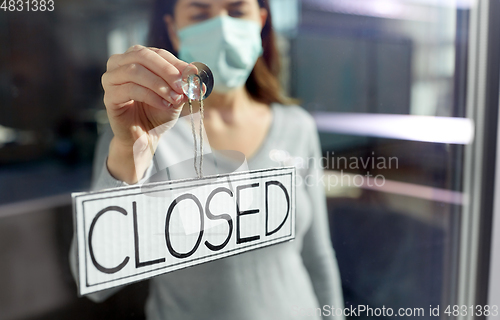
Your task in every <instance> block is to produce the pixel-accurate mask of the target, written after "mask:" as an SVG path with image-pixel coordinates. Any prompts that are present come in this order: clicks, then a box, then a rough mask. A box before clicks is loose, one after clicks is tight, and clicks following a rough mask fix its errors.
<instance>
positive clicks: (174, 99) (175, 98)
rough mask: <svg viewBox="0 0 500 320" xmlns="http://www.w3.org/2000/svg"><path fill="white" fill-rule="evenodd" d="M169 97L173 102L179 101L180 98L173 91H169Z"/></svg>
mask: <svg viewBox="0 0 500 320" xmlns="http://www.w3.org/2000/svg"><path fill="white" fill-rule="evenodd" d="M170 97H171V98H172V100H173V101H174V103H175V104H177V103H179V102H181V100H182V96H181V95H180V94H178V93H177V92H175V91H170Z"/></svg>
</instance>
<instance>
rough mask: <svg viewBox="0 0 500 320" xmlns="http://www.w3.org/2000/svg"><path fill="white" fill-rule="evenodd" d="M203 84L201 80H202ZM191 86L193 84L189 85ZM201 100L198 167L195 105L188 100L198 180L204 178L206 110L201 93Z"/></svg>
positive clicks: (195, 169)
mask: <svg viewBox="0 0 500 320" xmlns="http://www.w3.org/2000/svg"><path fill="white" fill-rule="evenodd" d="M200 83H201V79H200ZM189 85H191V83H189ZM199 97H200V100H199V103H200V163H199V166H198V143H197V139H196V130H195V127H194V117H193V103H192V100H191V99H188V103H189V114H190V117H191V129H192V131H193V141H194V171H195V173H196V175H197V176H198V179H200V178H201V177H203V118H204V117H205V114H204V108H203V99H202V96H201V92H200V94H199Z"/></svg>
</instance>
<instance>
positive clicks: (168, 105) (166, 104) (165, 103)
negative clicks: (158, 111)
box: [163, 100, 172, 108]
mask: <svg viewBox="0 0 500 320" xmlns="http://www.w3.org/2000/svg"><path fill="white" fill-rule="evenodd" d="M163 104H164V105H165V107H167V108H169V107H170V106H172V104H171V103H170V102H168V101H167V100H163Z"/></svg>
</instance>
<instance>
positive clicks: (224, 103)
mask: <svg viewBox="0 0 500 320" xmlns="http://www.w3.org/2000/svg"><path fill="white" fill-rule="evenodd" d="M250 103H251V98H250V95H249V94H248V93H247V91H246V89H245V87H241V88H238V89H235V90H231V91H229V92H227V93H219V92H216V91H214V92H212V93H211V95H210V96H209V97H208V98H207V99H206V100H205V101H204V105H205V108H206V110H207V111H209V112H210V111H212V110H213V111H217V112H235V111H239V110H241V108H242V107H247V106H249V104H250Z"/></svg>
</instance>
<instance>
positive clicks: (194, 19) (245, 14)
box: [165, 0, 267, 51]
mask: <svg viewBox="0 0 500 320" xmlns="http://www.w3.org/2000/svg"><path fill="white" fill-rule="evenodd" d="M221 15H227V16H230V17H233V18H239V19H247V20H253V21H256V22H257V23H259V24H260V25H261V26H262V27H263V26H264V24H265V23H266V19H267V10H266V9H264V8H260V6H259V3H258V2H257V0H178V1H177V3H176V5H175V9H174V17H171V16H170V15H166V16H165V23H166V25H167V29H168V33H169V36H170V39H171V40H172V44H173V46H174V49H175V50H176V51H178V50H179V44H180V43H179V38H178V37H177V30H179V29H182V28H184V27H187V26H190V25H193V24H196V23H200V22H202V21H205V20H208V19H211V18H214V17H217V16H221Z"/></svg>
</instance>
